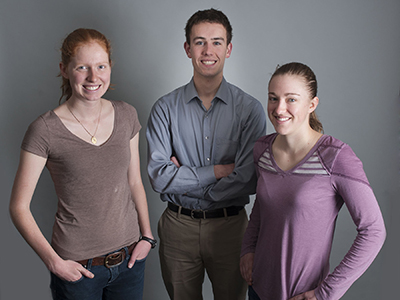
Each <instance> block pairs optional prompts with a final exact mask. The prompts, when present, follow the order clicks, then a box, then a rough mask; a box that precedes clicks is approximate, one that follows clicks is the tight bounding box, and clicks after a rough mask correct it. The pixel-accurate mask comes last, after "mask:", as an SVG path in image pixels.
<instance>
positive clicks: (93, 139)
mask: <svg viewBox="0 0 400 300" xmlns="http://www.w3.org/2000/svg"><path fill="white" fill-rule="evenodd" d="M67 108H68V110H69V111H70V113H71V114H72V116H73V117H74V118H75V120H77V121H78V123H79V124H81V126H82V127H83V129H85V131H86V132H87V133H88V134H89V135H90V137H91V139H90V140H91V141H92V143H93V144H96V143H97V139H96V137H95V135H96V132H97V128H99V124H100V116H101V109H102V108H103V104H102V103H101V102H100V113H99V118H98V120H97V125H96V130H95V131H94V133H93V134H91V133H90V132H89V130H87V129H86V127H85V126H83V124H82V123H81V121H79V119H78V118H77V117H76V116H75V115H74V113H73V112H72V110H71V109H70V108H69V105H68V104H67Z"/></svg>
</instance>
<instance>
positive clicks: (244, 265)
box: [240, 253, 254, 285]
mask: <svg viewBox="0 0 400 300" xmlns="http://www.w3.org/2000/svg"><path fill="white" fill-rule="evenodd" d="M253 263H254V253H247V254H245V255H243V256H242V257H241V258H240V273H241V274H242V277H243V279H244V280H246V282H247V284H248V285H252V284H253Z"/></svg>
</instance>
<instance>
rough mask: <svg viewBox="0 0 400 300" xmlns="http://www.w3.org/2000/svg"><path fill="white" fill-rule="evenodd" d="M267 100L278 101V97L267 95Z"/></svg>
mask: <svg viewBox="0 0 400 300" xmlns="http://www.w3.org/2000/svg"><path fill="white" fill-rule="evenodd" d="M268 101H271V102H272V101H278V99H277V98H276V97H272V96H271V97H268Z"/></svg>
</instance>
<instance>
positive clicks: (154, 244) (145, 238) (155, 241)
mask: <svg viewBox="0 0 400 300" xmlns="http://www.w3.org/2000/svg"><path fill="white" fill-rule="evenodd" d="M140 241H146V242H149V243H150V245H151V249H153V248H155V247H156V246H157V240H153V239H151V238H149V237H147V236H142V237H141V238H140V239H139V242H140Z"/></svg>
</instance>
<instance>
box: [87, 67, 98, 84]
mask: <svg viewBox="0 0 400 300" xmlns="http://www.w3.org/2000/svg"><path fill="white" fill-rule="evenodd" d="M87 80H88V81H90V82H95V81H96V80H97V73H96V70H94V69H92V68H90V69H89V70H88V76H87Z"/></svg>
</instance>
